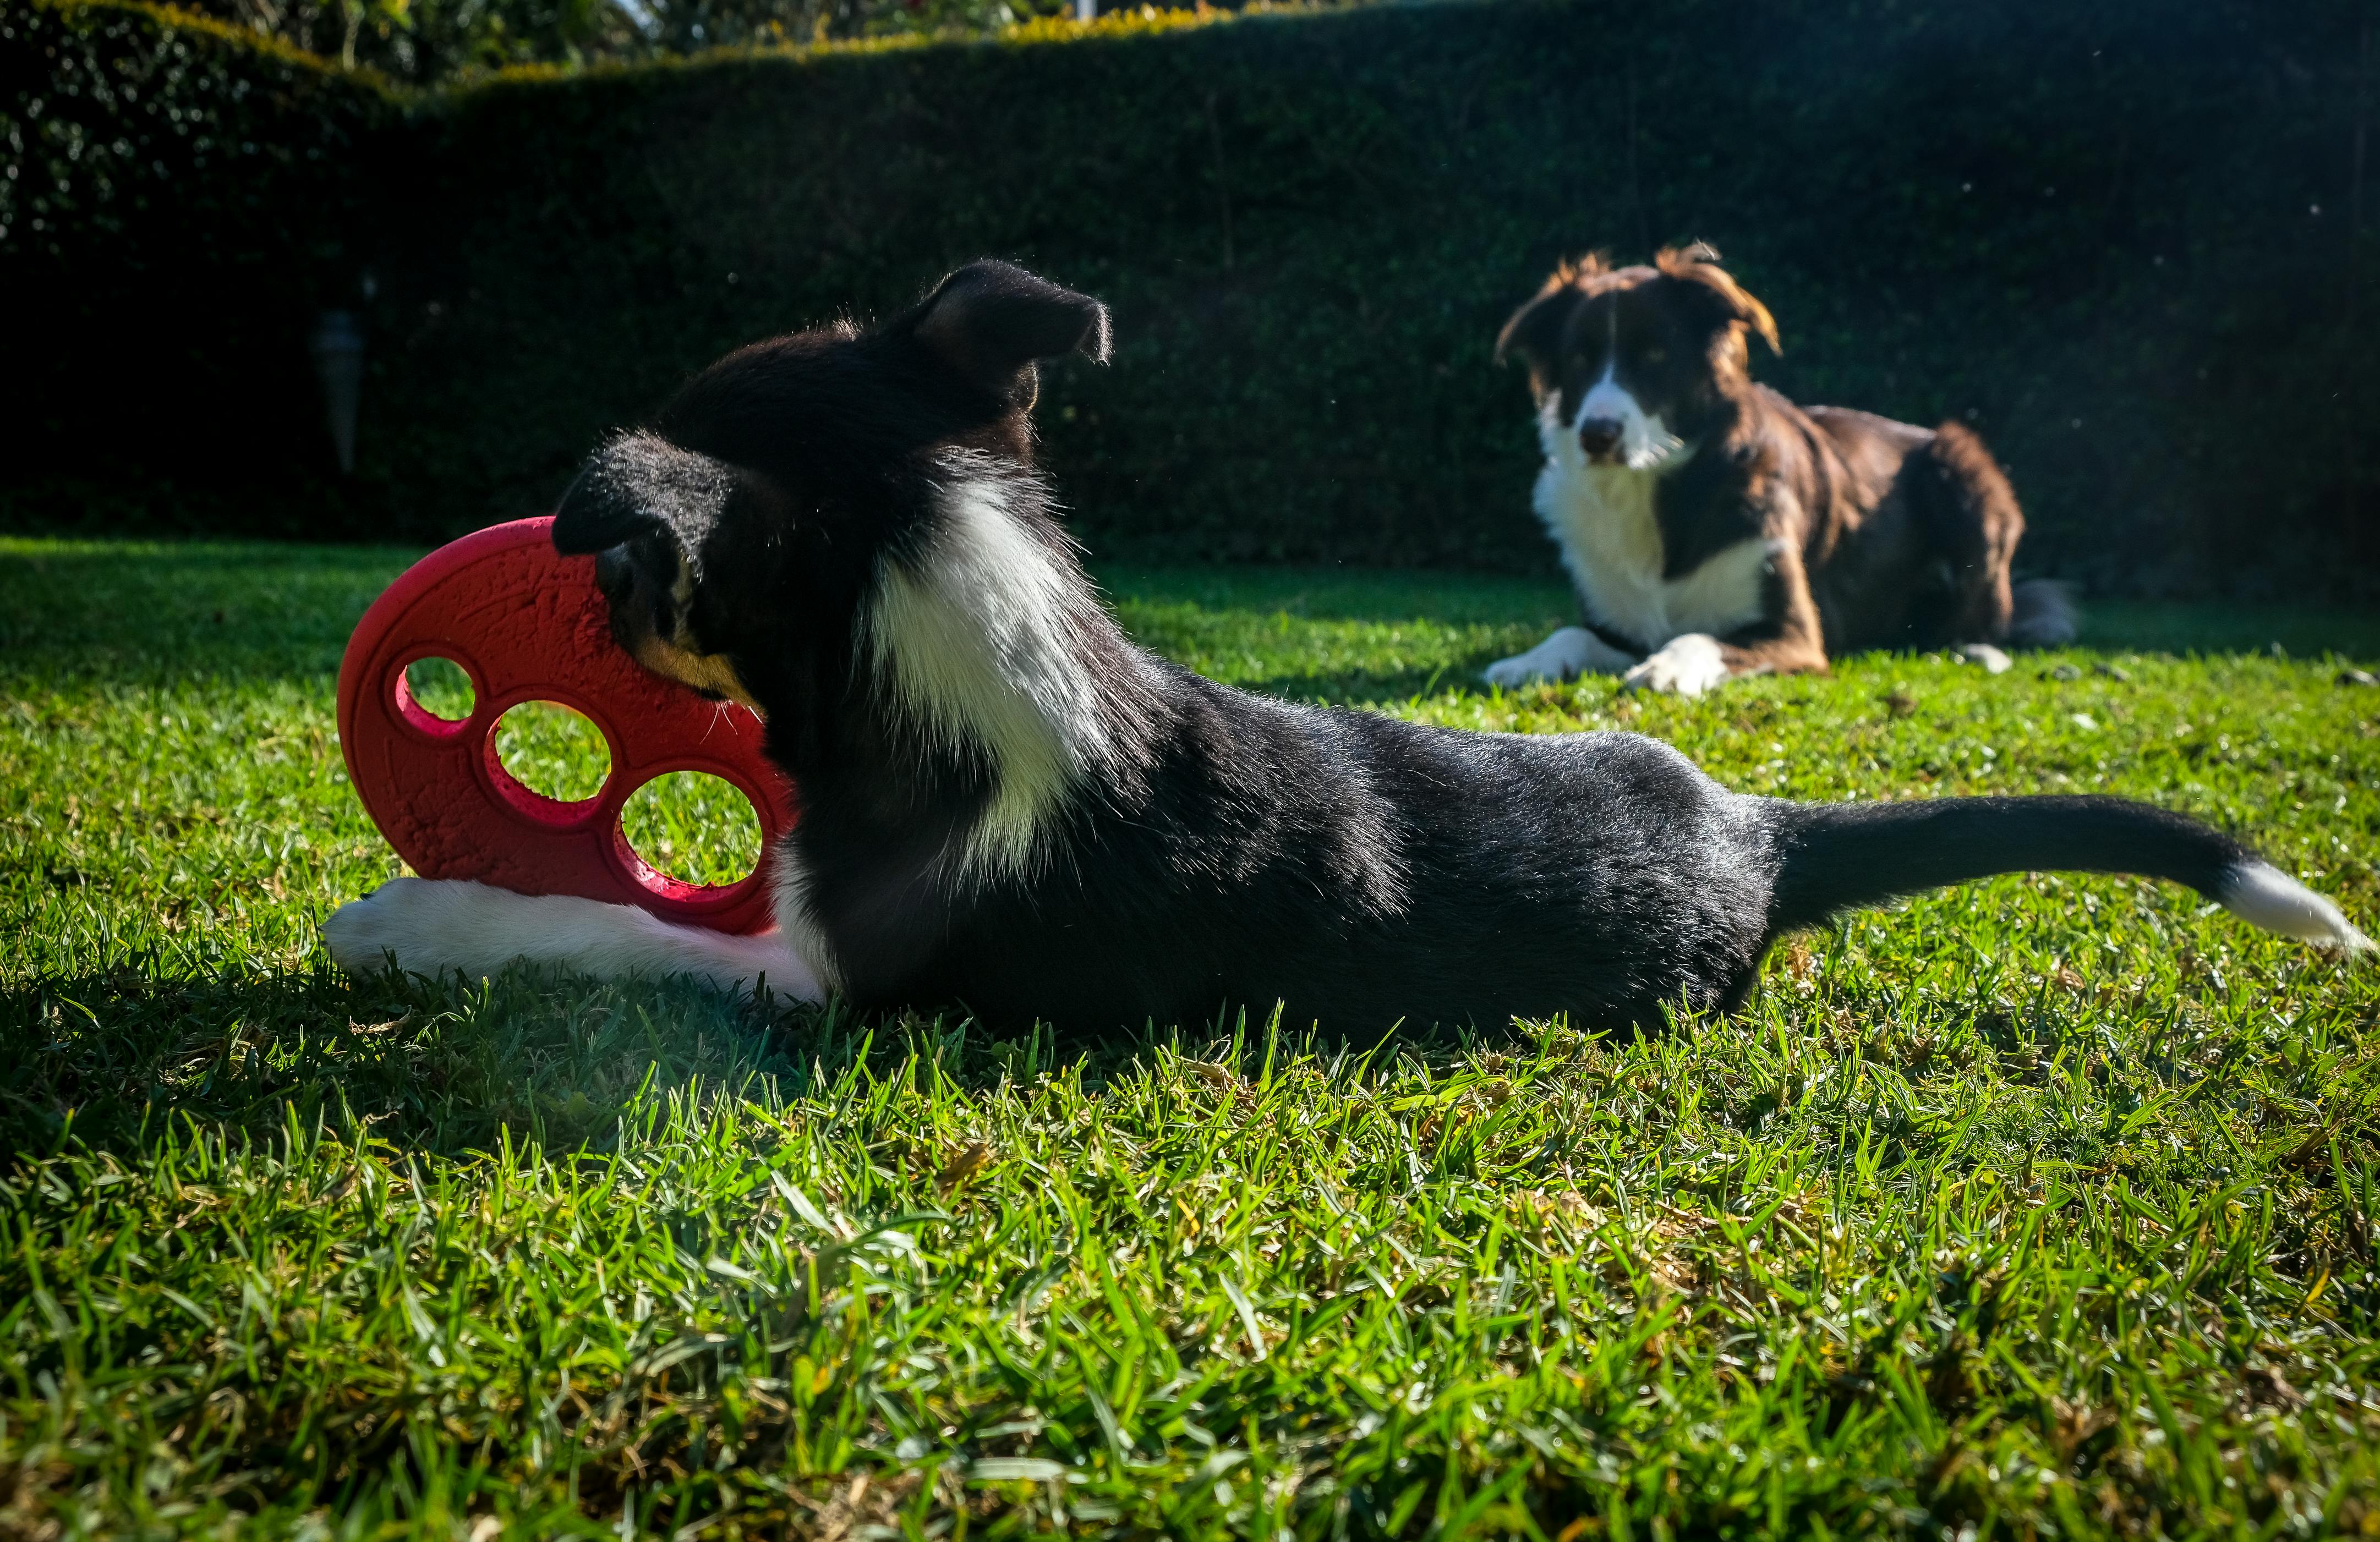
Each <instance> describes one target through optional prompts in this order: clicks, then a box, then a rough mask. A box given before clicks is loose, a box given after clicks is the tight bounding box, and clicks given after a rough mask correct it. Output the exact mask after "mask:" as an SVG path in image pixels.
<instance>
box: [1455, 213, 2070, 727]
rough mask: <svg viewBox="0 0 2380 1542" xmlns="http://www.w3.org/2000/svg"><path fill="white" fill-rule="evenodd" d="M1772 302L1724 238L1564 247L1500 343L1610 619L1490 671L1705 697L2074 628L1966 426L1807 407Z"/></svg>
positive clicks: (1596, 615) (1561, 526) (1540, 494)
mask: <svg viewBox="0 0 2380 1542" xmlns="http://www.w3.org/2000/svg"><path fill="white" fill-rule="evenodd" d="M1755 336H1757V337H1758V338H1759V339H1760V340H1761V341H1762V342H1764V343H1766V344H1767V345H1768V347H1769V349H1770V351H1771V352H1775V351H1777V350H1778V342H1777V323H1776V322H1775V321H1774V320H1772V319H1771V318H1770V316H1769V314H1768V308H1767V306H1765V305H1763V304H1761V303H1760V302H1759V301H1758V300H1757V299H1755V298H1754V297H1752V296H1751V295H1750V294H1748V293H1746V292H1745V290H1744V289H1743V286H1742V285H1739V284H1737V283H1736V281H1735V280H1734V279H1733V278H1732V277H1731V276H1730V275H1729V274H1728V273H1726V272H1725V271H1724V270H1722V269H1721V268H1720V267H1719V266H1718V256H1717V254H1716V253H1713V252H1712V251H1711V250H1710V249H1708V248H1706V247H1690V248H1688V249H1684V250H1682V251H1681V250H1669V251H1664V252H1662V253H1661V254H1660V255H1659V257H1658V258H1657V259H1655V261H1654V263H1653V265H1652V266H1651V267H1642V268H1617V269H1615V268H1612V267H1609V266H1608V265H1607V264H1606V263H1605V262H1604V261H1603V260H1602V259H1601V258H1599V257H1589V258H1587V259H1586V260H1585V261H1582V262H1577V263H1564V264H1563V265H1562V266H1561V267H1560V268H1559V269H1557V270H1556V271H1555V273H1554V275H1553V276H1552V277H1551V278H1549V279H1548V280H1547V281H1546V284H1545V287H1544V288H1543V289H1541V290H1539V291H1538V293H1537V297H1536V298H1535V299H1533V300H1531V301H1530V302H1529V303H1528V304H1526V305H1524V306H1523V307H1521V309H1520V310H1518V311H1516V312H1515V313H1514V314H1513V316H1512V320H1511V321H1510V322H1506V323H1505V325H1504V331H1503V334H1502V335H1501V336H1500V337H1499V338H1498V339H1497V340H1496V353H1497V357H1498V358H1519V359H1520V360H1521V361H1522V362H1523V363H1524V364H1525V365H1527V366H1528V370H1529V385H1530V389H1531V391H1532V392H1533V393H1534V394H1535V395H1536V402H1537V436H1538V438H1539V440H1540V441H1541V442H1542V443H1543V444H1544V447H1545V453H1546V463H1545V469H1544V470H1543V471H1541V472H1540V473H1539V474H1538V477H1537V487H1536V510H1537V516H1538V517H1539V518H1541V519H1543V520H1544V521H1545V525H1546V528H1547V529H1548V531H1549V532H1551V534H1552V535H1553V538H1554V540H1555V541H1556V542H1557V543H1558V544H1560V547H1561V553H1562V563H1563V565H1565V566H1566V567H1568V568H1569V569H1570V573H1571V577H1572V578H1573V581H1574V582H1575V583H1576V585H1577V587H1578V595H1579V602H1580V604H1581V606H1582V607H1583V608H1584V610H1585V621H1586V625H1584V626H1565V627H1563V628H1561V629H1560V631H1557V632H1556V633H1554V634H1553V636H1551V637H1548V638H1547V639H1546V640H1545V641H1543V642H1541V643H1539V644H1538V645H1537V646H1536V647H1535V648H1533V649H1531V650H1528V651H1527V652H1526V653H1521V654H1516V655H1514V656H1513V657H1512V658H1510V659H1500V660H1498V661H1497V662H1495V663H1493V664H1490V665H1488V670H1487V674H1486V679H1487V681H1488V684H1489V685H1491V686H1519V685H1525V684H1528V683H1530V682H1532V681H1537V680H1567V679H1569V678H1571V677H1572V676H1573V675H1576V674H1590V673H1597V674H1619V675H1621V677H1622V679H1623V680H1624V682H1625V683H1626V684H1627V685H1628V686H1632V687H1634V686H1644V687H1646V688H1649V689H1652V690H1658V691H1671V692H1675V693H1676V694H1678V695H1681V696H1698V695H1700V694H1701V693H1702V692H1704V691H1706V690H1708V689H1709V688H1710V687H1712V686H1717V685H1719V684H1722V683H1723V682H1725V681H1727V680H1730V679H1732V678H1734V677H1735V676H1737V675H1740V674H1793V673H1797V672H1802V671H1815V672H1819V673H1824V672H1825V670H1826V668H1827V660H1828V655H1829V654H1834V653H1847V652H1852V651H1854V650H1860V649H1867V648H1918V649H1930V648H1944V647H1952V646H1958V647H1961V651H1963V652H1966V653H1968V654H1969V656H1971V657H1975V658H1978V659H1980V660H1982V661H1983V662H1985V664H1986V665H1987V666H1989V667H1991V668H1992V669H1993V670H1995V671H1996V672H1997V671H1998V670H2002V669H2006V668H2007V667H2008V660H2007V656H2006V655H2005V654H2003V653H2001V652H1999V650H1998V649H1997V648H1996V647H1994V646H1993V645H1994V644H1998V643H2002V642H2009V643H2015V644H2019V645H2023V646H2029V647H2049V646H2055V645H2057V644H2059V643H2065V642H2071V641H2072V640H2073V638H2074V622H2073V617H2072V615H2071V614H2070V613H2069V611H2068V609H2067V606H2066V603H2065V600H2064V598H2063V596H2062V594H2061V593H2060V592H2059V591H2058V589H2057V588H2056V587H2055V586H2053V585H2048V584H2041V583H2034V584H2024V585H2016V586H2011V584H2010V578H2009V565H2010V562H2011V561H2012V560H2013V559H2014V557H2015V555H2016V545H2017V541H2018V540H2020V539H2021V538H2022V536H2023V534H2024V515H2023V513H2022V511H2021V510H2020V509H2019V508H2018V507H2017V501H2016V493H2015V492H2013V491H2012V490H2011V489H2010V487H2009V483H2008V478H2007V477H2006V476H2005V475H2003V474H2002V473H2001V471H2000V467H1999V463H1998V462H1997V461H1995V460H1994V459H1993V458H1992V453H1991V452H1990V451H1989V450H1986V449H1985V448H1984V442H1983V441H1982V440H1980V439H1978V438H1976V437H1975V436H1974V435H1973V433H1971V432H1969V431H1967V429H1966V428H1965V427H1964V426H1963V425H1961V424H1958V423H1944V424H1943V425H1941V426H1940V427H1939V428H1934V429H1921V428H1918V427H1915V426H1914V425H1912V424H1909V423H1896V422H1894V421H1892V420H1891V419H1888V418H1878V417H1876V415H1875V414H1874V413H1868V412H1854V411H1852V410H1851V409H1850V408H1848V407H1796V406H1794V405H1793V404H1792V403H1791V402H1789V401H1787V400H1786V399H1785V398H1784V397H1783V396H1780V395H1778V394H1777V393H1776V392H1774V391H1771V390H1770V389H1768V387H1767V386H1765V385H1761V384H1757V383H1755V382H1754V380H1753V378H1752V374H1751V348H1750V343H1749V339H1750V338H1752V337H1755Z"/></svg>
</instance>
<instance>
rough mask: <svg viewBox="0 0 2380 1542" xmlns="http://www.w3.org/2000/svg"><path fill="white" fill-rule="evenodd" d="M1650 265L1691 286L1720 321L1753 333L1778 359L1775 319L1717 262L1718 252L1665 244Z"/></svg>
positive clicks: (1780, 352)
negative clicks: (1715, 309)
mask: <svg viewBox="0 0 2380 1542" xmlns="http://www.w3.org/2000/svg"><path fill="white" fill-rule="evenodd" d="M1653 265H1654V266H1655V267H1657V268H1658V269H1660V270H1661V272H1662V273H1667V274H1668V275H1669V276H1670V277H1671V278H1674V279H1680V280H1682V281H1684V282H1685V283H1688V284H1691V285H1694V286H1695V288H1696V289H1697V290H1699V291H1700V292H1702V293H1703V294H1704V296H1705V297H1706V301H1707V303H1709V304H1711V305H1713V306H1715V307H1716V308H1717V315H1718V319H1719V320H1720V321H1721V322H1722V323H1723V324H1729V325H1734V326H1740V327H1743V329H1744V330H1746V331H1748V332H1754V333H1757V334H1759V335H1760V340H1761V341H1762V342H1764V343H1766V344H1767V345H1768V351H1769V352H1770V353H1773V354H1776V355H1778V356H1779V357H1780V358H1781V357H1782V356H1783V355H1784V352H1785V347H1784V345H1782V344H1780V343H1779V342H1778V341H1777V319H1776V318H1775V317H1773V316H1771V315H1769V314H1768V308H1767V306H1765V305H1763V304H1761V303H1760V302H1759V301H1758V300H1756V299H1755V298H1753V297H1752V294H1751V292H1750V291H1749V290H1747V289H1745V288H1744V287H1743V285H1740V284H1738V283H1737V282H1736V281H1735V278H1734V275H1733V274H1731V273H1729V272H1728V271H1727V270H1726V269H1725V268H1722V267H1720V266H1719V265H1718V252H1716V251H1714V250H1712V249H1710V248H1709V247H1708V246H1706V245H1705V244H1704V243H1702V242H1700V241H1696V242H1695V243H1694V245H1692V246H1690V247H1666V248H1664V249H1662V251H1661V254H1660V255H1659V256H1658V257H1656V258H1654V259H1653Z"/></svg>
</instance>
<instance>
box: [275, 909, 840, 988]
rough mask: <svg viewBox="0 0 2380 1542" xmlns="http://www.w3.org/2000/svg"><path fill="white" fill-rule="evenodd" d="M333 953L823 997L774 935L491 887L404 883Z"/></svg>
mask: <svg viewBox="0 0 2380 1542" xmlns="http://www.w3.org/2000/svg"><path fill="white" fill-rule="evenodd" d="M322 939H323V941H326V942H328V943H329V944H330V948H331V956H332V957H334V958H335V959H337V960H338V961H339V964H340V965H341V966H342V967H344V968H346V970H347V971H348V972H349V973H351V974H358V975H362V974H371V973H376V972H378V971H380V970H383V969H388V968H395V969H398V970H401V971H403V972H404V973H406V974H411V975H429V976H433V977H435V976H443V975H447V974H452V973H455V972H456V971H458V970H459V971H460V972H461V973H462V974H463V975H464V976H465V977H467V978H471V979H478V978H480V977H483V976H487V975H492V974H494V973H496V972H497V971H498V970H500V969H502V968H504V965H508V964H513V963H522V962H525V963H528V964H533V965H550V966H553V967H558V968H562V969H567V970H569V971H571V972H572V973H574V974H580V975H586V976H589V977H593V978H596V979H622V978H625V977H630V976H636V975H642V976H647V977H656V978H658V977H667V976H672V975H684V976H688V977H693V978H695V979H698V980H701V981H703V982H705V983H706V984H709V985H711V986H715V987H717V988H718V989H720V990H757V989H759V987H760V986H761V984H762V983H763V982H764V981H765V983H766V985H767V987H768V989H769V990H771V991H773V992H775V993H776V994H778V995H783V996H793V997H795V998H798V999H800V1000H802V1001H810V1002H815V1001H819V1000H821V999H823V997H824V995H825V992H824V991H823V990H820V986H819V979H818V973H817V971H816V970H814V969H812V968H811V967H810V965H809V964H808V963H807V961H806V960H805V959H803V958H802V957H801V956H800V955H799V954H798V953H795V952H794V950H793V948H792V947H791V946H790V945H789V944H788V943H787V942H786V941H785V939H784V938H783V936H782V935H781V934H780V933H777V932H774V931H770V932H762V933H760V934H759V935H758V936H754V937H735V936H731V935H729V934H728V933H726V932H723V931H713V930H711V929H710V928H708V927H690V926H681V925H678V924H677V923H674V922H671V921H664V920H662V918H661V917H658V916H653V915H650V914H648V913H647V912H645V911H642V910H639V909H637V907H636V906H635V905H605V904H603V903H601V901H597V900H582V899H574V898H570V897H568V896H565V895H560V894H545V895H533V894H516V893H514V892H512V891H510V890H508V889H495V888H491V887H490V886H488V885H487V884H484V883H468V882H462V881H458V880H432V879H422V878H400V879H395V880H392V881H390V882H387V883H384V884H383V885H381V886H380V887H379V888H378V889H376V890H374V891H372V892H370V893H369V894H367V895H365V896H364V897H363V898H362V899H359V900H352V901H350V902H348V903H347V904H346V905H341V906H339V908H338V909H337V910H336V911H334V912H333V913H332V916H331V918H330V919H329V920H328V921H326V922H324V923H323V926H322Z"/></svg>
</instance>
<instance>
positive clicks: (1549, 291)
mask: <svg viewBox="0 0 2380 1542" xmlns="http://www.w3.org/2000/svg"><path fill="white" fill-rule="evenodd" d="M1602 271H1603V262H1602V259H1601V258H1600V257H1589V258H1587V259H1586V260H1585V263H1584V264H1583V265H1581V266H1576V267H1574V266H1573V265H1572V264H1570V263H1568V262H1565V263H1563V264H1562V265H1561V266H1560V267H1559V268H1556V269H1555V270H1554V275H1553V276H1552V277H1551V278H1549V279H1548V280H1546V283H1545V287H1543V288H1541V289H1539V290H1538V291H1537V297H1536V298H1535V299H1533V300H1531V301H1529V303H1528V304H1526V305H1524V306H1523V307H1521V309H1520V310H1515V311H1513V312H1512V320H1511V321H1508V322H1505V323H1504V330H1503V331H1501V332H1500V333H1498V334H1496V362H1497V363H1499V364H1501V363H1503V362H1504V360H1506V359H1508V358H1518V359H1519V360H1520V361H1521V362H1522V363H1523V364H1524V365H1526V366H1528V370H1529V383H1530V385H1531V386H1532V387H1534V388H1535V389H1536V393H1537V394H1538V395H1541V396H1542V395H1545V394H1546V393H1547V392H1548V391H1551V390H1552V389H1553V388H1554V385H1555V382H1556V375H1557V372H1558V366H1559V364H1560V359H1561V340H1562V329H1563V328H1565V327H1567V326H1569V325H1570V318H1571V313H1572V312H1573V311H1574V310H1577V309H1578V307H1579V302H1580V301H1582V300H1584V299H1585V295H1584V294H1582V293H1580V292H1579V289H1578V285H1577V280H1578V279H1579V278H1581V277H1582V276H1585V274H1589V273H1601V272H1602Z"/></svg>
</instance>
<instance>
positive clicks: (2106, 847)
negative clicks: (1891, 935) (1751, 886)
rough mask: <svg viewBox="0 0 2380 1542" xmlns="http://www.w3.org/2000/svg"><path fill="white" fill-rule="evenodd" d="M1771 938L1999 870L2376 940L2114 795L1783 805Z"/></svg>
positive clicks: (2314, 934) (2299, 889) (2315, 938)
mask: <svg viewBox="0 0 2380 1542" xmlns="http://www.w3.org/2000/svg"><path fill="white" fill-rule="evenodd" d="M1770 807H1772V808H1774V809H1775V810H1776V825H1775V829H1776V832H1777V844H1778V851H1779V856H1780V857H1781V858H1782V860H1781V861H1780V862H1779V867H1778V873H1777V884H1776V888H1775V890H1774V892H1773V893H1772V895H1771V898H1770V901H1769V906H1768V929H1769V935H1771V936H1775V935H1777V934H1778V933H1780V932H1784V931H1790V930H1791V929H1793V928H1795V927H1803V926H1811V925H1815V924H1816V923H1817V922H1820V921H1823V920H1825V919H1826V918H1827V917H1829V916H1832V915H1834V914H1835V913H1837V912H1838V911H1842V910H1849V909H1852V908H1853V907H1854V906H1857V905H1874V904H1876V902H1877V901H1880V900H1887V899H1890V898H1892V897H1893V896H1895V895H1897V894H1910V893H1915V892H1918V891H1920V890H1925V889H1938V888H1940V887H1942V886H1943V885H1945V884H1950V883H1959V882H1963V881H1964V880H1968V879H1974V878H1988V877H1990V876H1992V875H1993V874H1996V873H2022V872H2089V873H2140V874H2143V875H2145V876H2147V877H2151V878H2162V879H2170V880H2173V881H2174V882H2176V883H2186V884H2188V885H2190V887H2192V889H2195V890H2197V891H2198V892H2200V893H2202V894H2204V895H2205V896H2206V897H2207V898H2208V899H2210V900H2213V901H2215V902H2216V904H2218V905H2222V906H2223V907H2224V908H2225V909H2227V910H2229V911H2230V912H2231V913H2232V914H2233V915H2235V916H2238V917H2240V918H2241V919H2242V920H2245V921H2249V922H2251V923H2253V924H2254V925H2256V926H2260V927H2262V928H2264V929H2265V930H2267V931H2277V932H2279V933H2281V934H2282V935H2283V936H2286V937H2295V938H2299V939H2301V940H2303V941H2308V942H2312V943H2314V944H2316V945H2317V946H2321V947H2328V948H2338V949H2340V950H2342V951H2344V952H2348V953H2362V952H2364V951H2365V950H2367V949H2369V948H2370V947H2371V946H2372V941H2371V939H2369V938H2367V937H2365V936H2364V935H2363V934H2362V932H2360V931H2358V930H2356V929H2355V928H2354V926H2353V925H2352V924H2351V923H2350V922H2349V920H2348V919H2347V917H2346V916H2345V915H2343V914H2341V913H2340V911H2339V908H2338V906H2337V905H2333V904H2332V903H2331V902H2330V901H2328V900H2326V899H2325V898H2323V897H2322V896H2321V895H2320V894H2317V893H2315V892H2313V890H2311V889H2309V888H2307V887H2306V886H2305V885H2304V884H2302V883H2300V882H2299V881H2298V880H2295V879H2293V878H2291V877H2289V875H2288V874H2287V873H2284V872H2282V871H2281V870H2280V869H2279V868H2276V867H2274V866H2272V865H2271V864H2270V863H2268V862H2265V861H2263V860H2261V859H2260V858H2258V856H2256V854H2255V853H2254V852H2253V851H2250V850H2249V849H2248V848H2247V847H2246V846H2243V845H2241V844H2240V843H2239V842H2237V841H2234V840H2233V839H2231V838H2230V837H2229V836H2228V835H2225V834H2222V833H2221V832H2217V831H2214V830H2209V829H2208V828H2207V827H2206V826H2204V825H2203V824H2200V823H2198V822H2197V821H2196V820H2186V819H2183V818H2182V817H2181V816H2180V815H2179V814H2168V813H2167V812H2166V811H2165V810H2163V809H2161V808H2152V807H2148V806H2147V805H2146V804H2141V803H2129V802H2126V801H2125V800H2124V799H2122V798H2114V797H1953V798H1934V799H1928V800H1924V801H1920V802H1914V803H1804V804H1795V803H1778V804H1773V805H1771V806H1770Z"/></svg>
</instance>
